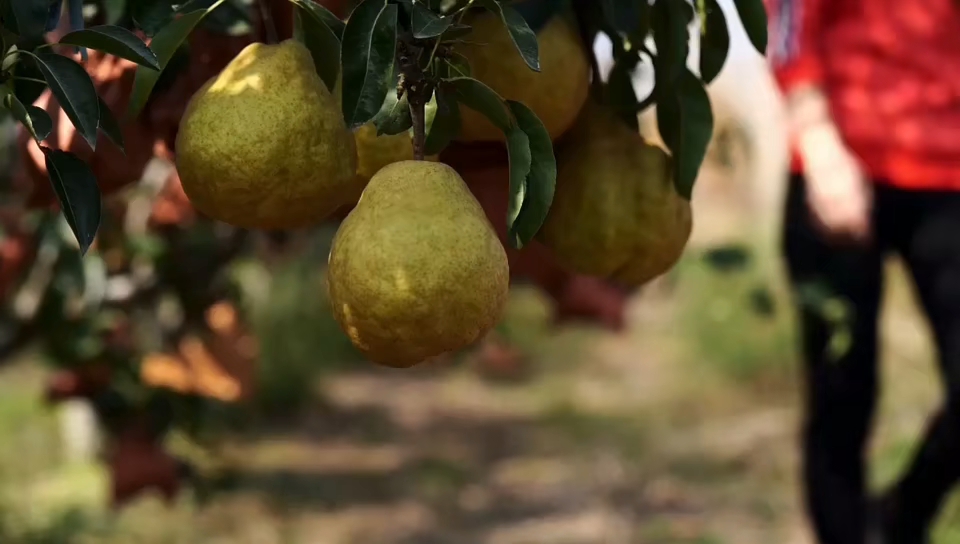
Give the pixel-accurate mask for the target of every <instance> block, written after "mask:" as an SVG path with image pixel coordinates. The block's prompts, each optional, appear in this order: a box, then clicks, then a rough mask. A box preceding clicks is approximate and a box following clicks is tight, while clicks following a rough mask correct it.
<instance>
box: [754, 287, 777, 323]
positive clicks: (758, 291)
mask: <svg viewBox="0 0 960 544" xmlns="http://www.w3.org/2000/svg"><path fill="white" fill-rule="evenodd" d="M749 297H750V308H751V309H752V310H753V311H754V313H756V314H758V315H760V316H762V317H772V316H773V315H775V314H776V313H777V304H776V300H775V299H774V298H773V294H772V293H771V292H770V289H768V288H767V287H766V286H764V285H758V286H756V287H754V288H752V289H750V294H749Z"/></svg>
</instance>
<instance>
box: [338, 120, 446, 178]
mask: <svg viewBox="0 0 960 544" xmlns="http://www.w3.org/2000/svg"><path fill="white" fill-rule="evenodd" d="M353 137H354V138H355V139H356V142H357V175H358V176H360V179H361V182H362V183H363V184H364V185H366V183H367V182H368V181H370V178H372V177H373V175H374V174H376V173H377V172H379V171H380V169H381V168H383V167H384V166H387V165H388V164H393V163H395V162H400V161H412V160H413V137H412V135H411V134H410V132H409V131H407V132H401V133H400V134H380V135H379V136H378V135H377V126H376V125H374V124H373V123H372V122H371V123H367V124H365V125H363V126H361V127H360V128H358V129H357V130H356V131H354V133H353ZM424 160H428V161H435V160H437V156H436V155H429V156H427V157H424Z"/></svg>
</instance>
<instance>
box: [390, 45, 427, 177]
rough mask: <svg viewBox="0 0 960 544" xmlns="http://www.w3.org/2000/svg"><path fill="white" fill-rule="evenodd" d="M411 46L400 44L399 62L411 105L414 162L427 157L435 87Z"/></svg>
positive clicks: (404, 86)
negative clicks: (430, 105)
mask: <svg viewBox="0 0 960 544" xmlns="http://www.w3.org/2000/svg"><path fill="white" fill-rule="evenodd" d="M410 49H413V47H411V46H410V45H409V44H407V43H405V42H400V47H399V48H398V54H397V60H398V61H399V63H400V73H401V74H402V75H403V91H404V92H406V93H407V102H408V103H409V104H410V119H411V121H413V160H416V161H422V160H423V159H424V157H425V156H426V147H427V128H426V123H427V120H426V117H427V114H426V108H427V102H429V101H430V96H431V95H432V94H433V86H432V85H431V83H430V80H429V79H427V76H426V74H424V73H423V69H422V68H421V67H420V63H419V62H418V59H419V55H414V54H412V53H413V52H412V51H410Z"/></svg>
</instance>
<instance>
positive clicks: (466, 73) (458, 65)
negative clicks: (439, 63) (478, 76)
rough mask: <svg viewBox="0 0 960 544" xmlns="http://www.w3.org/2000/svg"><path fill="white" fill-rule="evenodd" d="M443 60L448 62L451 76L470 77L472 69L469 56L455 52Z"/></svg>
mask: <svg viewBox="0 0 960 544" xmlns="http://www.w3.org/2000/svg"><path fill="white" fill-rule="evenodd" d="M443 61H444V62H445V63H446V64H447V68H448V72H449V73H450V77H470V74H471V73H472V71H471V69H470V61H469V60H467V57H465V56H463V55H461V54H460V53H456V52H454V53H453V54H451V55H450V56H449V57H447V58H444V59H443Z"/></svg>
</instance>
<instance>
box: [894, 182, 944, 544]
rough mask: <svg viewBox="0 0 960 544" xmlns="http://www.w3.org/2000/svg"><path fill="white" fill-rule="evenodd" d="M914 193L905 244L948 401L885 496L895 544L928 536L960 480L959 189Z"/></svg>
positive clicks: (905, 252)
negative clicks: (913, 217) (941, 507)
mask: <svg viewBox="0 0 960 544" xmlns="http://www.w3.org/2000/svg"><path fill="white" fill-rule="evenodd" d="M911 198H912V203H911V204H912V205H911V208H912V209H911V210H910V215H915V216H916V219H915V220H914V223H915V225H914V227H913V229H912V232H910V235H909V236H908V237H906V238H905V239H904V240H903V242H902V244H900V245H902V247H900V248H899V250H900V251H901V252H902V254H903V256H904V259H905V260H906V262H907V264H908V266H909V267H910V271H911V274H912V276H913V279H914V283H915V284H916V289H917V293H918V295H919V298H920V301H921V304H922V306H923V309H924V312H925V313H926V315H927V318H928V319H929V322H930V326H931V329H932V331H933V335H934V338H935V341H936V346H937V352H938V358H939V364H940V370H941V374H942V376H943V380H944V392H945V402H944V404H943V406H942V407H941V409H940V410H939V411H938V412H937V413H936V414H935V415H934V417H933V419H932V420H931V421H930V423H929V425H928V427H927V431H926V435H925V438H924V440H923V443H922V444H921V446H920V448H919V450H918V452H917V454H916V456H915V457H914V459H913V462H912V464H911V467H910V468H909V470H908V471H907V473H906V475H905V476H904V477H903V478H902V479H901V480H900V482H899V484H898V485H897V486H896V487H895V488H894V490H893V491H892V493H891V494H890V495H889V497H888V500H887V501H886V502H887V503H888V508H889V509H890V517H891V518H892V519H888V524H889V525H890V527H889V528H888V530H889V531H890V533H891V534H890V539H891V540H892V543H891V544H914V543H920V542H925V540H924V539H925V538H926V537H925V533H926V531H927V529H928V527H929V525H930V523H931V522H932V520H933V518H934V517H935V516H936V514H937V512H938V511H939V509H940V506H941V503H942V502H943V500H944V498H945V496H946V495H947V493H948V492H949V491H950V489H951V488H953V487H954V485H955V484H956V483H957V481H958V480H960V193H936V192H931V193H914V194H912V195H911Z"/></svg>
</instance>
